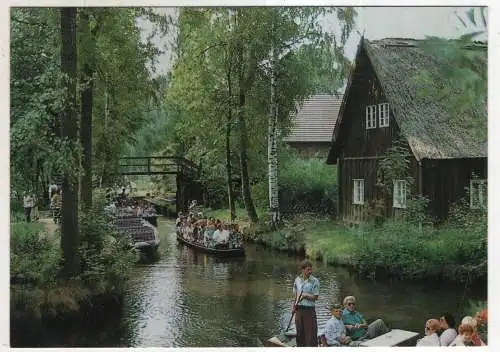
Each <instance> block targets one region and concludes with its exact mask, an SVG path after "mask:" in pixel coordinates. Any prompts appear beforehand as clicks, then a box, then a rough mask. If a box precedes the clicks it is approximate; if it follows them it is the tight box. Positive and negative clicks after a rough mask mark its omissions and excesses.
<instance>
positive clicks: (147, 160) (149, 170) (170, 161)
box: [119, 156, 198, 175]
mask: <svg viewBox="0 0 500 352" xmlns="http://www.w3.org/2000/svg"><path fill="white" fill-rule="evenodd" d="M119 170H120V174H122V175H168V174H197V172H198V167H197V165H196V164H195V163H193V162H192V161H190V160H188V159H186V158H184V157H179V156H144V157H142V156H130V157H123V158H120V163H119Z"/></svg>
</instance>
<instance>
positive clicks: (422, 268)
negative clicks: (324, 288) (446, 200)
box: [356, 219, 487, 284]
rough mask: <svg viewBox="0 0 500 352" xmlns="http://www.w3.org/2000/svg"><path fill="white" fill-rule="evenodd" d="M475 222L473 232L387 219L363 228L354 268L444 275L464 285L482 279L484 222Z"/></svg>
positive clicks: (411, 275) (417, 275)
mask: <svg viewBox="0 0 500 352" xmlns="http://www.w3.org/2000/svg"><path fill="white" fill-rule="evenodd" d="M476 225H477V230H476V231H471V230H469V229H460V228H456V227H450V226H442V227H439V228H436V229H433V228H432V227H426V228H425V229H424V231H421V229H420V228H419V227H417V226H415V225H413V224H411V223H409V222H406V221H401V220H398V219H394V220H390V221H387V222H386V223H384V224H383V225H382V226H381V227H377V228H369V229H368V230H365V231H366V232H365V234H364V236H363V239H364V240H363V245H362V246H360V247H359V248H358V249H357V251H356V258H357V259H356V261H357V262H358V265H357V267H358V270H359V271H360V272H363V273H370V272H373V271H380V270H382V271H386V272H390V273H392V274H394V275H395V276H398V277H402V278H408V279H422V278H427V277H433V278H447V279H452V280H456V281H460V282H464V283H467V284H468V283H470V282H472V281H474V280H475V279H479V278H485V277H486V273H487V260H486V258H487V256H486V253H487V249H486V245H485V244H486V238H487V235H486V231H485V224H482V223H477V224H476ZM402 233H404V234H405V236H402V235H401V234H402Z"/></svg>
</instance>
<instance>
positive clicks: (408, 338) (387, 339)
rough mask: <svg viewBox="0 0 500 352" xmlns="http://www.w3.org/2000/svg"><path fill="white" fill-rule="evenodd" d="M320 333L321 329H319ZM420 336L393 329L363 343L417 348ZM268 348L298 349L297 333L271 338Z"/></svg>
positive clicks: (371, 345)
mask: <svg viewBox="0 0 500 352" xmlns="http://www.w3.org/2000/svg"><path fill="white" fill-rule="evenodd" d="M318 331H319V328H318ZM418 336H419V334H418V333H417V332H413V331H406V330H400V329H392V330H391V331H389V332H388V333H386V334H383V335H380V336H378V337H376V338H374V339H371V340H366V341H363V342H361V344H360V346H362V347H398V346H415V344H416V342H417V338H418ZM265 346H266V347H296V346H297V342H296V341H295V331H290V332H286V333H282V334H280V335H277V336H273V337H271V338H270V339H269V340H267V341H266V343H265Z"/></svg>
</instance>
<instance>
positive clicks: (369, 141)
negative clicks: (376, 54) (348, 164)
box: [327, 47, 400, 164]
mask: <svg viewBox="0 0 500 352" xmlns="http://www.w3.org/2000/svg"><path fill="white" fill-rule="evenodd" d="M382 104H384V106H383V108H384V109H387V108H388V111H389V123H388V126H380V121H379V117H380V110H379V109H380V108H381V107H380V106H381V105H382ZM385 104H387V105H385ZM367 108H368V109H371V110H372V111H373V110H374V113H375V116H374V118H375V120H374V124H375V126H373V128H370V127H372V126H369V125H368V124H369V122H368V121H367ZM399 136H400V131H399V127H398V125H397V122H396V119H395V118H394V114H393V112H392V109H391V104H390V102H389V101H388V99H387V97H386V96H385V94H384V91H383V89H382V86H381V84H380V81H379V79H378V78H377V76H376V73H375V71H374V69H373V67H372V64H371V62H370V58H369V57H368V56H367V53H366V50H364V47H361V48H360V50H359V51H358V54H357V55H356V65H355V68H354V70H353V72H352V74H351V77H350V82H349V84H348V88H347V89H346V93H345V95H344V100H343V102H342V107H341V110H340V113H339V117H338V119H337V124H336V126H335V129H334V132H333V145H332V147H331V149H330V152H329V155H328V160H327V163H329V164H335V163H336V161H337V158H338V157H343V158H345V157H366V156H369V157H377V156H381V155H383V154H384V153H385V151H386V150H387V148H388V147H389V146H390V145H391V144H392V141H393V140H394V139H396V138H399Z"/></svg>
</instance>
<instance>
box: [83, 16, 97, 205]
mask: <svg viewBox="0 0 500 352" xmlns="http://www.w3.org/2000/svg"><path fill="white" fill-rule="evenodd" d="M80 28H81V31H80V33H81V35H82V36H84V37H87V39H88V40H85V41H83V42H82V45H84V46H86V47H85V48H84V50H85V53H86V57H85V58H84V60H85V64H84V66H83V75H82V85H83V87H84V88H83V90H82V93H81V104H82V110H81V120H80V143H81V145H82V148H83V158H82V168H83V172H84V175H83V177H82V180H81V188H80V199H81V201H82V205H83V208H84V209H85V210H89V209H90V208H91V207H92V107H93V95H92V94H93V85H94V82H93V79H92V76H93V73H94V72H93V71H94V67H93V64H92V63H93V62H94V53H95V50H94V46H95V41H94V31H91V30H90V26H89V15H88V12H87V9H85V10H84V11H81V13H80Z"/></svg>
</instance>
